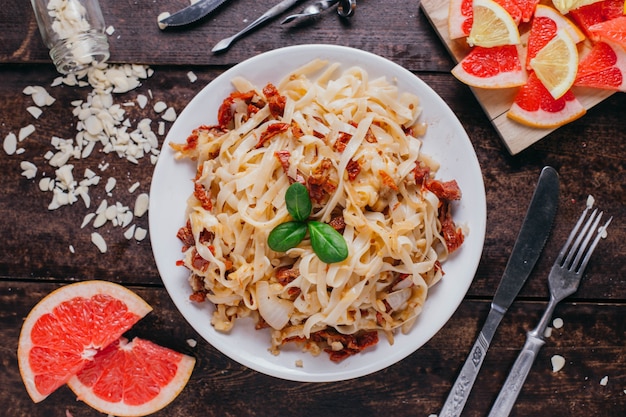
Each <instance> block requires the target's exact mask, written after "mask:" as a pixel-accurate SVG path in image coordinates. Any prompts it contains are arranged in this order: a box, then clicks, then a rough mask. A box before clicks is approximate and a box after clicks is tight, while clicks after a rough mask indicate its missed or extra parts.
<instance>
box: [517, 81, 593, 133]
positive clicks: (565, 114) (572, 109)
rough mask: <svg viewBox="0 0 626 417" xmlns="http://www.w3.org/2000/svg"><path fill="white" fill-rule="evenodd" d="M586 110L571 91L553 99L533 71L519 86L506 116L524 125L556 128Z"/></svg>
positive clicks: (581, 114)
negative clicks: (524, 82)
mask: <svg viewBox="0 0 626 417" xmlns="http://www.w3.org/2000/svg"><path fill="white" fill-rule="evenodd" d="M585 112H586V110H585V108H584V107H583V106H582V104H580V102H579V101H578V99H576V97H575V96H574V94H572V92H571V91H568V92H567V93H565V94H564V95H563V96H562V97H561V98H559V99H558V100H555V99H554V98H553V97H552V95H551V94H550V92H549V91H548V90H547V89H546V87H544V85H543V84H542V83H541V81H540V80H539V79H538V78H537V76H536V75H535V73H534V72H531V73H530V74H529V75H528V81H527V82H526V84H524V85H523V86H522V87H520V89H519V91H518V92H517V95H516V96H515V100H514V102H513V104H512V105H511V108H510V109H509V111H508V112H507V116H508V117H509V118H510V119H512V120H515V121H516V122H518V123H521V124H523V125H526V126H530V127H536V128H556V127H559V126H563V125H564V124H566V123H569V122H572V121H574V120H576V119H578V118H579V117H581V116H583V115H584V114H585Z"/></svg>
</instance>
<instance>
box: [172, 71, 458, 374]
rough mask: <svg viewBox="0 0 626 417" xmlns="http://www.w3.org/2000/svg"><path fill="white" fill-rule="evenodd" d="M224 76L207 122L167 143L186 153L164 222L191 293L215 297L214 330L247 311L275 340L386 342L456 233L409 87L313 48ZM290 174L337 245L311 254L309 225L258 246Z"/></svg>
mask: <svg viewBox="0 0 626 417" xmlns="http://www.w3.org/2000/svg"><path fill="white" fill-rule="evenodd" d="M232 84H233V86H234V92H233V93H231V94H230V95H229V96H228V97H226V98H224V100H223V102H222V104H221V106H220V108H219V111H218V114H217V123H216V124H213V125H203V126H199V127H197V128H195V129H194V130H193V132H192V133H191V134H190V135H189V137H188V138H187V139H186V141H184V142H183V143H177V144H171V146H172V147H173V149H174V151H175V154H176V158H177V159H190V160H193V161H195V163H196V164H197V171H196V176H195V178H194V179H193V185H194V191H193V193H192V195H190V196H189V199H188V201H187V212H186V219H187V222H186V224H185V225H184V226H183V227H181V228H180V230H179V232H178V238H179V239H180V240H181V241H182V243H183V248H182V250H183V254H184V255H183V257H182V259H181V260H180V261H179V262H178V264H179V265H181V266H184V267H186V268H188V269H189V271H190V278H189V282H190V285H191V287H192V290H193V294H192V295H191V299H192V300H193V301H196V302H206V301H208V302H210V303H212V304H213V305H214V306H215V310H214V313H213V316H212V317H211V324H212V325H213V326H214V327H215V328H216V329H217V330H219V331H223V332H228V331H229V330H230V329H231V328H232V327H233V326H234V325H235V322H236V321H237V319H239V318H243V317H252V318H253V319H254V320H255V323H256V327H257V328H269V329H270V332H271V342H270V341H268V344H269V345H270V350H271V351H272V352H273V353H276V354H278V352H279V350H280V348H281V347H282V346H283V345H285V344H286V343H290V342H296V343H299V344H300V345H301V346H302V347H303V348H304V349H305V350H307V351H309V352H311V353H312V354H315V355H316V354H319V353H320V352H322V351H326V352H327V353H328V354H329V355H330V359H331V360H333V361H336V362H338V361H341V360H343V359H344V358H346V357H348V356H350V355H353V354H356V353H358V352H360V351H362V350H364V349H366V348H367V347H369V346H373V345H375V344H376V343H377V342H378V337H379V334H381V335H384V336H385V337H386V339H387V340H388V342H389V343H393V338H394V334H395V333H396V332H398V331H401V332H408V331H409V330H410V329H411V327H412V325H413V324H414V323H415V321H416V318H417V317H418V315H419V314H420V312H421V310H422V307H423V305H424V302H425V300H426V297H427V294H428V290H429V288H430V287H431V286H433V285H434V284H435V283H437V282H438V281H439V280H440V279H441V278H442V276H443V275H444V272H443V269H442V263H443V262H444V261H445V260H446V258H447V257H448V255H449V254H450V253H451V252H453V251H454V250H456V249H457V248H459V247H460V246H461V244H462V243H463V239H464V231H463V230H462V229H461V228H460V227H458V226H457V225H455V223H454V221H453V219H452V213H451V211H452V205H451V202H452V201H454V200H458V199H460V198H461V191H460V189H459V187H458V185H457V183H456V181H455V180H454V179H451V180H448V181H443V180H440V179H437V178H436V173H437V170H438V164H437V163H436V161H433V160H432V159H431V158H429V157H428V156H427V155H424V154H423V153H422V152H421V139H420V137H421V136H423V135H424V134H425V132H426V129H427V126H426V125H425V124H424V123H423V122H421V121H420V114H421V103H420V101H419V98H418V97H417V96H415V95H413V94H410V93H406V92H400V91H399V90H398V88H397V87H396V86H395V85H394V84H393V82H390V81H389V80H387V79H386V78H384V77H381V78H376V79H369V76H368V73H367V72H366V71H365V70H364V69H363V68H360V67H351V68H348V69H345V70H342V69H341V67H340V65H339V64H333V63H328V62H326V61H322V60H313V61H311V62H310V63H308V64H306V65H304V66H302V67H300V68H298V69H297V70H295V71H293V72H291V73H289V74H288V75H287V76H286V77H284V78H283V79H282V80H281V81H280V82H278V83H277V84H276V85H273V84H271V83H270V84H267V85H266V86H265V87H263V88H262V89H259V88H257V86H255V85H252V83H251V82H250V81H248V80H246V79H244V78H242V77H236V78H235V79H233V80H232ZM220 99H221V98H220ZM435 140H436V139H435ZM293 183H301V184H303V185H304V186H306V189H307V191H308V193H309V196H310V201H311V203H312V211H311V213H310V219H311V221H315V222H320V223H325V224H328V225H330V226H331V227H332V228H333V229H334V230H336V231H338V232H339V233H340V234H341V235H342V237H343V239H345V242H346V244H347V247H348V255H347V257H346V258H345V259H343V260H341V261H338V262H331V263H326V262H323V261H322V260H321V259H320V256H318V254H317V253H316V252H315V250H314V249H313V247H312V245H311V236H309V234H307V235H306V236H305V237H304V238H303V239H302V240H301V241H300V243H298V244H297V245H296V246H294V247H292V248H289V249H287V250H285V251H284V252H279V251H274V250H272V249H271V248H270V247H269V245H268V237H269V235H270V233H271V232H272V230H274V229H275V228H276V227H277V226H279V225H281V224H284V223H286V222H289V221H291V220H293V219H292V218H291V215H290V212H289V210H288V205H289V201H287V200H286V191H287V189H288V188H289V187H290V185H291V184H293Z"/></svg>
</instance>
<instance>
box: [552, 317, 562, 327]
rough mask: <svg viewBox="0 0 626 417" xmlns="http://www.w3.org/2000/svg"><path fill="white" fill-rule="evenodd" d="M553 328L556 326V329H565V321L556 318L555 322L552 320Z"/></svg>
mask: <svg viewBox="0 0 626 417" xmlns="http://www.w3.org/2000/svg"><path fill="white" fill-rule="evenodd" d="M552 326H554V328H555V329H560V328H561V327H563V319H561V318H558V317H557V318H555V319H554V320H552Z"/></svg>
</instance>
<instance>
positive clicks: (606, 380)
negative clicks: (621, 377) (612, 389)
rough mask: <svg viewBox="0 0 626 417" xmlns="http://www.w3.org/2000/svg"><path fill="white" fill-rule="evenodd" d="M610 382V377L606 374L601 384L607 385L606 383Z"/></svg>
mask: <svg viewBox="0 0 626 417" xmlns="http://www.w3.org/2000/svg"><path fill="white" fill-rule="evenodd" d="M608 383H609V377H608V376H605V377H604V378H602V379H601V380H600V385H602V386H603V387H606V384H608Z"/></svg>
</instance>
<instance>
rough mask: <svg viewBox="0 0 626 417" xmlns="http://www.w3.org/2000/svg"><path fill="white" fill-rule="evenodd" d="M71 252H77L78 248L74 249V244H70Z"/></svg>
mask: <svg viewBox="0 0 626 417" xmlns="http://www.w3.org/2000/svg"><path fill="white" fill-rule="evenodd" d="M70 253H76V250H74V246H72V245H70Z"/></svg>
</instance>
